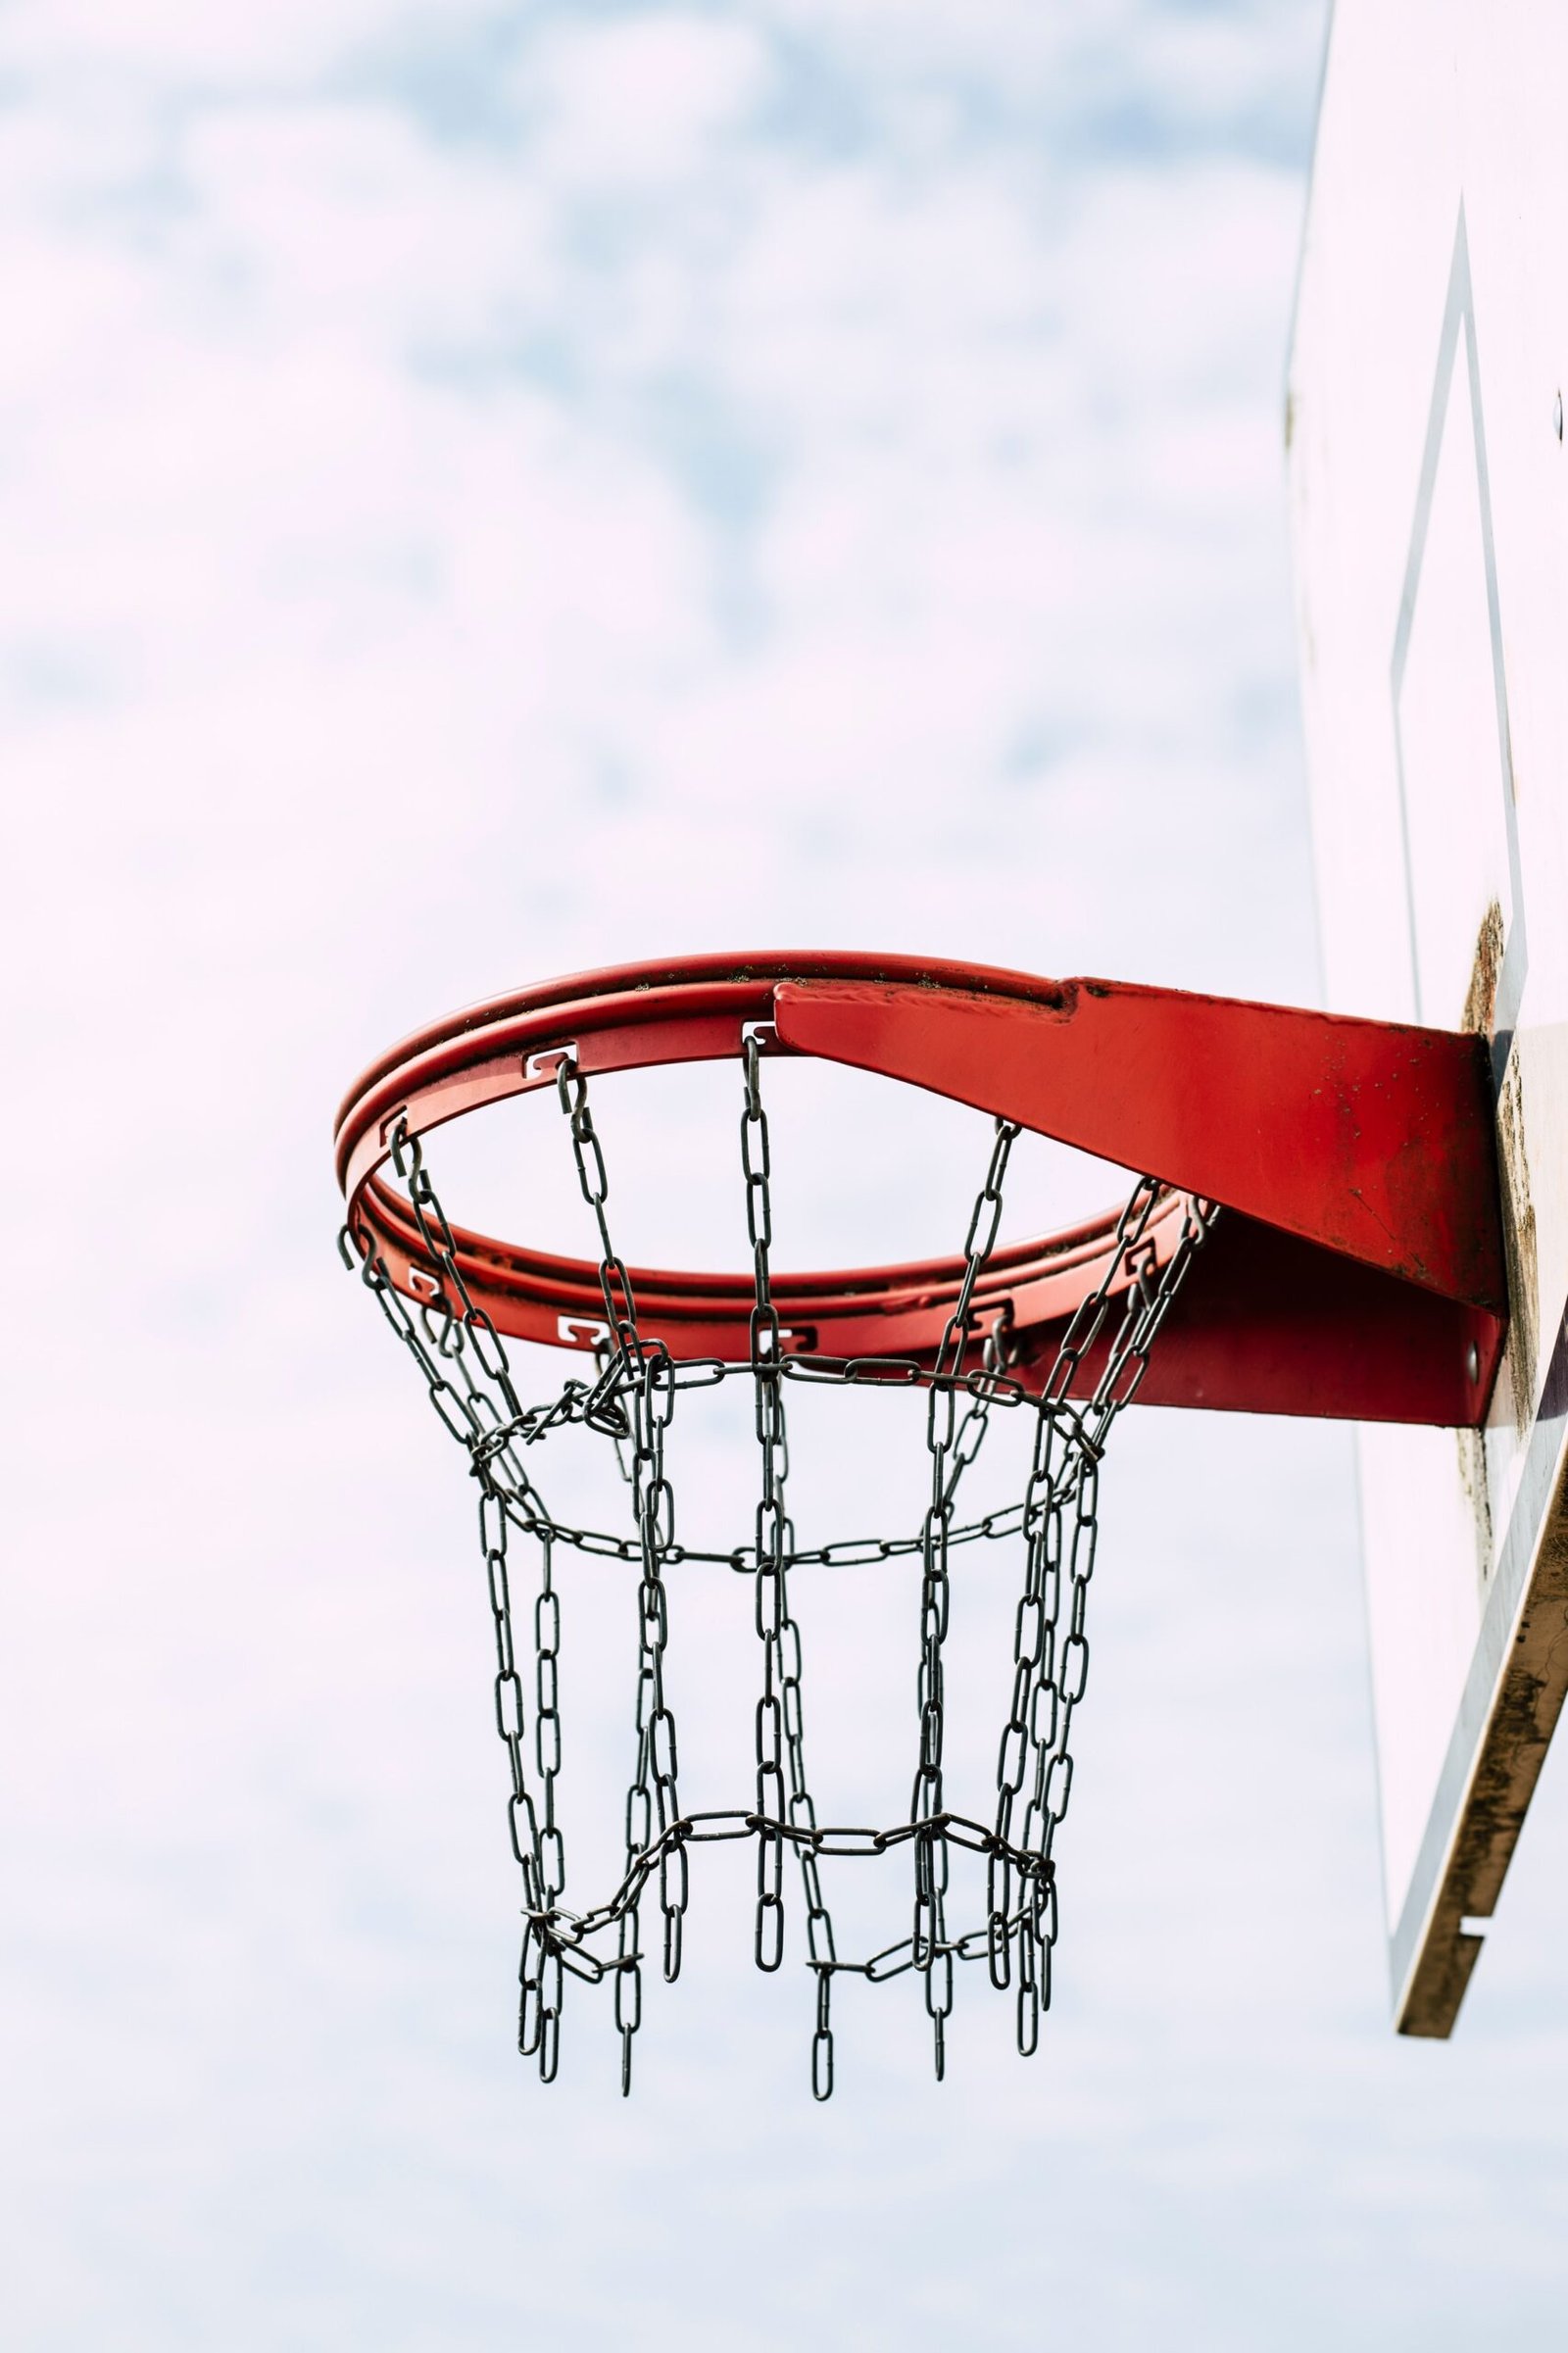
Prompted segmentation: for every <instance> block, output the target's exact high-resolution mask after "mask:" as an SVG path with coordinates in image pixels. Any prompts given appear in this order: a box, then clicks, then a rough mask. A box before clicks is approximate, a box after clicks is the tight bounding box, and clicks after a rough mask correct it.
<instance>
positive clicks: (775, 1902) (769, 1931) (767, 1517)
mask: <svg viewBox="0 0 1568 2353" xmlns="http://www.w3.org/2000/svg"><path fill="white" fill-rule="evenodd" d="M761 1052H762V1050H761V1041H760V1038H759V1036H758V1033H757V1031H756V1030H748V1031H747V1032H746V1034H745V1037H744V1039H743V1041H742V1074H743V1080H744V1087H745V1108H744V1110H743V1111H742V1114H741V1168H742V1173H743V1174H744V1176H745V1180H746V1231H747V1237H748V1239H749V1240H750V1242H751V1246H752V1274H753V1292H754V1303H753V1307H752V1315H751V1331H750V1337H751V1372H752V1387H753V1397H754V1404H755V1415H756V1428H757V1440H758V1446H759V1447H760V1454H761V1495H760V1500H759V1503H758V1507H757V1521H756V1550H757V1570H756V1583H755V1588H754V1592H755V1622H756V1626H757V1633H758V1638H759V1640H760V1642H761V1644H762V1693H761V1697H760V1699H759V1701H758V1703H757V1715H756V1764H757V1811H758V1815H759V1817H760V1819H761V1820H762V1821H764V1822H765V1821H767V1820H769V1819H773V1820H785V1819H787V1820H788V1822H789V1825H790V1827H791V1829H792V1830H794V1831H796V1832H798V1833H802V1834H805V1835H804V1836H803V1837H802V1838H801V1839H800V1842H799V1844H798V1846H797V1852H798V1855H799V1859H800V1867H801V1886H802V1890H803V1892H804V1894H805V1898H806V1923H807V1949H808V1954H809V1966H810V1967H811V1968H812V1969H813V1970H814V1971H815V1973H816V2027H815V2032H814V2034H813V2037H812V2043H811V2090H812V2094H813V2096H814V2097H815V2098H816V2099H818V2100H825V2099H828V2098H829V2097H831V2095H832V2090H833V2031H832V2021H831V2015H830V2012H831V2002H832V1969H833V1963H834V1961H835V1959H836V1957H837V1956H836V1951H835V1946H834V1941H833V1921H832V1916H831V1914H830V1912H829V1910H828V1907H827V1905H826V1903H825V1902H824V1901H823V1898H822V1882H821V1873H820V1869H819V1865H818V1860H817V1854H816V1850H815V1846H814V1844H813V1843H812V1842H811V1841H812V1840H813V1839H814V1837H815V1833H816V1808H815V1806H814V1804H813V1802H812V1799H811V1793H810V1789H809V1783H808V1781H807V1775H806V1731H805V1719H804V1713H803V1706H802V1691H801V1664H802V1661H801V1630H800V1626H799V1624H798V1622H797V1621H796V1619H795V1618H794V1616H793V1615H792V1614H791V1611H790V1603H789V1585H788V1568H789V1564H790V1562H791V1560H792V1558H793V1556H794V1528H793V1525H792V1523H791V1521H790V1517H789V1509H788V1504H787V1502H786V1497H785V1483H786V1481H787V1479H788V1477H789V1432H788V1427H787V1424H786V1419H785V1410H784V1384H783V1365H784V1334H783V1329H782V1327H781V1325H780V1322H779V1316H778V1310H777V1308H776V1307H775V1306H774V1304H773V1294H772V1269H771V1252H772V1247H773V1200H772V1170H773V1162H772V1148H771V1143H770V1140H769V1134H768V1124H767V1111H766V1107H765V1105H764V1104H763V1102H762V1083H761ZM783 1862H784V1846H783V1840H782V1838H780V1837H779V1836H777V1835H776V1834H775V1833H773V1832H772V1831H770V1830H761V1831H760V1833H759V1838H758V1856H757V1913H756V1923H755V1928H754V1932H753V1951H754V1955H755V1958H756V1961H757V1965H758V1967H759V1968H760V1969H762V1970H774V1969H777V1968H778V1966H779V1964H780V1962H781V1961H782V1959H783V1957H784V1897H783Z"/></svg>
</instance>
